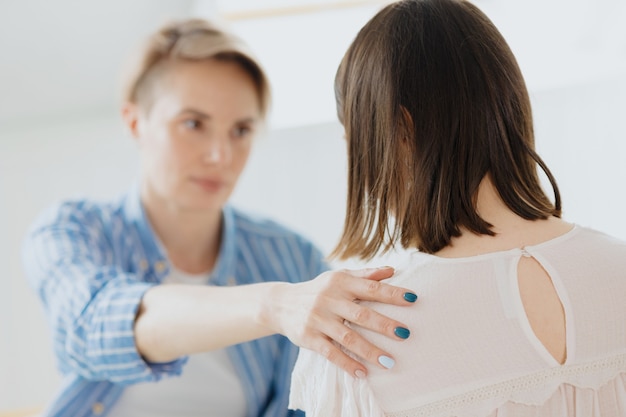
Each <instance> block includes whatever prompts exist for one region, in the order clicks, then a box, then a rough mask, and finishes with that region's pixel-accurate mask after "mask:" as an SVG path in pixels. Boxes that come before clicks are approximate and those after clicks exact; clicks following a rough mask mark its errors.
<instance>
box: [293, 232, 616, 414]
mask: <svg viewBox="0 0 626 417" xmlns="http://www.w3.org/2000/svg"><path fill="white" fill-rule="evenodd" d="M537 268H539V271H541V272H545V273H546V274H547V275H548V276H549V277H550V278H551V280H552V283H553V285H554V287H553V292H554V294H555V295H556V296H558V300H560V305H562V310H561V311H562V317H561V318H560V319H559V317H556V318H555V317H554V316H553V315H552V316H544V317H543V321H542V320H541V319H542V317H541V316H540V315H535V316H533V314H534V313H533V312H534V311H540V310H541V309H542V308H544V307H545V305H543V304H545V303H546V302H547V301H546V300H549V297H550V294H549V292H550V291H545V288H544V290H542V291H541V292H539V293H537V292H536V291H535V293H536V294H537V295H538V296H539V297H536V298H529V297H528V294H530V293H532V292H533V289H535V290H536V289H537V288H538V287H537V283H536V282H532V277H533V275H536V274H537ZM541 272H540V274H541ZM529 278H530V280H531V281H530V282H527V283H526V284H528V285H525V281H527V280H528V279H529ZM392 282H393V283H394V284H397V285H402V286H405V287H407V288H410V289H412V290H414V291H415V292H416V293H417V294H420V303H419V305H416V306H415V308H414V309H410V310H400V309H395V308H393V307H389V306H380V307H379V308H377V310H379V311H380V312H382V313H383V314H387V315H389V316H391V317H393V318H395V319H397V320H399V321H401V322H403V323H405V324H407V325H408V327H409V328H411V329H412V330H413V333H412V335H411V337H410V338H409V339H408V340H406V341H404V342H394V341H391V340H382V339H381V338H377V337H376V335H374V334H373V333H371V332H369V331H367V330H365V329H359V331H360V332H361V333H363V334H365V335H366V336H367V337H369V338H371V339H372V340H373V341H375V343H379V344H380V346H381V347H382V348H383V349H388V351H390V352H394V355H395V359H396V365H395V367H394V368H393V369H391V370H382V369H378V368H370V369H369V377H368V378H367V379H366V380H358V379H354V378H352V377H350V376H347V375H343V374H341V373H340V371H338V370H336V369H334V368H333V367H332V365H329V364H327V363H325V362H324V360H323V359H322V358H320V357H316V356H313V355H312V354H310V353H309V352H307V351H303V352H302V353H301V358H300V359H299V361H298V364H297V368H296V370H295V371H294V376H293V378H294V380H293V384H294V385H293V386H292V394H291V395H292V405H294V406H301V407H302V408H304V409H306V411H307V413H308V414H307V415H343V416H350V415H353V416H356V415H363V416H376V415H383V410H384V415H388V416H460V417H465V416H468V417H469V416H472V417H482V416H496V415H497V416H500V417H501V416H524V417H527V416H546V415H553V416H557V415H558V416H561V415H563V416H565V415H567V416H580V417H582V416H586V417H587V416H604V417H606V416H621V415H626V325H625V323H626V308H625V307H624V297H625V296H626V243H624V242H621V241H618V240H616V239H613V238H611V237H609V236H607V235H604V234H602V233H599V232H596V231H593V230H590V229H586V228H583V227H575V228H574V229H573V230H571V231H569V232H567V233H565V234H564V235H561V236H559V237H557V238H554V239H551V240H549V241H546V242H544V243H541V244H537V245H534V246H527V247H525V248H524V249H513V250H508V251H501V252H493V253H488V254H485V255H478V256H471V257H464V258H441V257H437V256H432V255H425V254H420V253H417V254H415V255H414V258H413V259H412V264H411V266H410V267H409V268H407V269H406V270H404V271H403V272H401V273H400V274H398V275H397V276H396V277H395V278H393V280H392ZM537 282H539V281H537ZM548 282H549V281H548ZM520 284H521V285H520ZM529 290H530V291H529ZM542 296H545V297H542ZM546 297H547V298H546ZM558 300H557V306H558V307H560V305H559V303H558ZM542 303H543V304H542ZM558 310H560V309H556V310H555V311H557V312H558ZM527 312H528V315H527ZM563 320H564V322H565V326H564V334H556V335H555V334H554V332H556V333H558V331H559V323H562V322H563ZM533 329H534V330H533ZM551 331H552V333H551ZM561 338H564V339H565V340H563V342H564V344H563V345H564V346H563V348H564V349H563V351H562V354H563V355H562V356H561V355H560V354H559V352H560V350H561V349H560V346H559V341H560V339H561ZM379 339H380V340H379ZM555 356H556V357H555ZM563 359H564V363H563V364H561V363H560V362H561V361H563ZM305 369H306V370H307V374H306V375H305V374H304V373H303V372H304V370H305ZM311 370H315V372H316V375H314V376H311V375H310V371H311ZM319 387H324V388H323V389H322V390H318V388H319ZM302 401H306V403H303V402H302ZM325 407H329V408H325Z"/></svg>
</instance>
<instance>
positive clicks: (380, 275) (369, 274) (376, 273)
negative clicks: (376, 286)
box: [344, 266, 395, 281]
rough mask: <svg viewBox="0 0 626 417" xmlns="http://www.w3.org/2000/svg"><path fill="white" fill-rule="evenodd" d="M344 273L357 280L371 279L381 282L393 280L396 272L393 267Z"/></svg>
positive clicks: (354, 270)
mask: <svg viewBox="0 0 626 417" xmlns="http://www.w3.org/2000/svg"><path fill="white" fill-rule="evenodd" d="M344 272H345V273H346V274H348V275H352V276H353V277H356V278H364V279H371V280H374V281H380V280H383V279H387V278H391V277H392V276H393V274H394V272H395V270H394V268H393V267H391V266H381V267H380V268H364V269H353V270H347V271H344Z"/></svg>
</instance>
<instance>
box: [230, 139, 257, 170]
mask: <svg viewBox="0 0 626 417" xmlns="http://www.w3.org/2000/svg"><path fill="white" fill-rule="evenodd" d="M251 150H252V142H246V143H242V144H239V145H238V146H235V148H234V152H233V164H232V166H233V170H234V171H235V172H236V174H237V176H239V174H241V172H242V171H243V169H244V168H245V166H246V163H247V162H248V158H249V157H250V152H251Z"/></svg>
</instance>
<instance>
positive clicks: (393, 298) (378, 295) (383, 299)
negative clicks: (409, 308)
mask: <svg viewBox="0 0 626 417" xmlns="http://www.w3.org/2000/svg"><path fill="white" fill-rule="evenodd" d="M349 285H350V287H349V288H350V289H351V293H352V295H353V296H354V298H356V299H358V300H363V301H377V302H379V303H384V304H393V305H397V306H406V305H411V304H413V303H414V302H415V301H416V300H417V298H418V296H417V294H415V292H413V291H412V290H409V289H408V288H402V287H396V286H395V285H389V284H385V283H382V282H378V281H373V280H369V279H355V280H353V281H352V282H351V283H350V284H349Z"/></svg>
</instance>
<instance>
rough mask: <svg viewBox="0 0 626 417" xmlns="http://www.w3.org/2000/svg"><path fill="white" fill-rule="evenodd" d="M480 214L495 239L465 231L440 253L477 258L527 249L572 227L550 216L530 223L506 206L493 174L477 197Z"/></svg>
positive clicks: (446, 255) (482, 184)
mask: <svg viewBox="0 0 626 417" xmlns="http://www.w3.org/2000/svg"><path fill="white" fill-rule="evenodd" d="M476 211H477V213H478V215H479V216H480V217H481V218H482V219H483V220H485V221H486V222H487V223H489V224H491V225H492V226H493V227H492V228H491V230H492V231H493V232H494V233H495V236H489V235H477V234H475V233H473V232H471V231H469V230H467V229H465V228H461V236H459V237H455V238H453V239H452V241H451V242H450V244H449V245H448V246H446V247H445V248H443V249H442V250H441V251H439V252H437V255H438V256H443V257H462V256H474V255H480V254H483V253H489V252H497V251H503V250H509V249H513V248H523V247H524V246H529V245H536V244H538V243H541V242H545V241H547V240H550V239H553V238H555V237H557V236H560V235H562V234H564V233H566V232H567V231H568V230H570V229H571V228H572V225H571V224H568V223H566V222H564V221H563V220H561V219H559V218H556V217H553V216H550V217H549V218H548V219H545V220H527V219H524V218H522V217H520V216H519V215H517V214H516V213H515V212H513V211H512V210H511V209H510V208H509V207H507V206H506V204H504V202H503V201H502V199H501V198H500V194H499V193H498V191H497V190H496V188H495V186H494V185H493V182H492V181H491V178H490V176H489V175H487V176H485V178H483V180H482V181H481V183H480V185H479V187H478V193H477V196H476Z"/></svg>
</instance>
